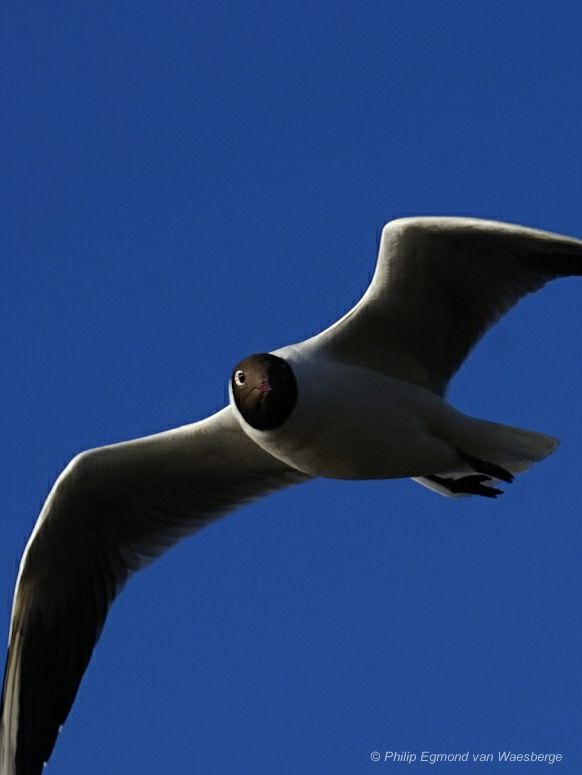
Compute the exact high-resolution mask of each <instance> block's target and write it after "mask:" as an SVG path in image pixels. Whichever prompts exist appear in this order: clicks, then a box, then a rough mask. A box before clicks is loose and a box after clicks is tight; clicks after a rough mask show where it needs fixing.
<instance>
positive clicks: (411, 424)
mask: <svg viewBox="0 0 582 775" xmlns="http://www.w3.org/2000/svg"><path fill="white" fill-rule="evenodd" d="M273 354H274V355H277V356H279V357H281V358H284V359H285V360H286V361H287V363H289V364H290V365H291V367H292V369H293V373H294V374H295V377H296V379H297V384H298V400H297V405H296V407H295V409H294V411H293V413H292V415H291V417H290V418H289V419H288V420H287V421H286V422H285V423H284V424H283V425H282V426H281V427H280V428H276V429H274V430H269V431H261V430H256V429H255V428H253V427H251V426H250V425H249V424H248V423H247V422H246V421H245V420H244V418H243V417H242V415H241V414H240V412H239V411H238V409H237V408H236V405H235V403H234V401H233V397H232V387H231V388H230V389H229V399H230V403H231V407H232V409H233V412H234V414H235V416H236V418H237V420H238V422H239V423H240V426H241V428H242V429H243V431H244V432H245V433H246V434H247V436H248V437H249V438H250V439H252V441H254V442H255V444H257V445H258V446H259V447H261V448H262V449H264V450H265V451H266V452H268V453H269V454H270V455H272V456H273V457H275V458H277V459H278V460H281V461H282V462H284V463H286V464H287V465H288V466H291V467H292V468H295V469H297V470H299V471H302V472H303V473H305V474H308V475H309V476H323V477H327V478H330V479H395V478H399V477H411V478H416V479H418V480H419V481H420V483H421V484H424V485H427V482H426V481H425V480H424V479H423V476H424V475H425V474H426V473H427V472H429V471H430V472H432V473H434V474H437V475H447V476H454V477H458V476H461V475H463V474H466V473H468V472H470V471H471V470H472V469H471V467H470V466H468V465H467V464H466V463H465V462H463V461H462V460H461V459H460V458H459V449H462V450H465V451H468V452H469V453H470V454H471V455H473V456H476V457H482V458H484V459H487V460H496V461H498V462H499V463H500V464H502V465H504V466H505V467H507V469H508V470H509V471H511V472H512V473H519V472H520V471H524V470H525V469H526V468H529V466H530V465H531V464H532V463H533V462H536V461H538V460H541V459H542V458H543V457H546V456H547V455H549V454H550V453H551V452H553V451H554V450H555V448H556V447H557V445H558V441H557V440H556V439H554V438H552V437H550V436H545V435H544V434H540V433H535V432H532V431H525V430H522V429H518V428H512V427H509V426H506V425H500V424H498V423H492V422H488V421H486V420H478V419H475V418H473V417H469V416H467V415H465V414H462V413H461V412H459V411H457V410H456V409H454V408H453V407H452V406H451V405H450V404H449V403H447V401H445V400H444V399H442V398H441V397H440V396H438V395H436V394H435V393H433V392H431V391H430V390H427V389H426V388H423V387H420V386H419V385H415V384H412V383H410V382H405V381H404V380H401V379H398V378H396V377H391V376H388V375H387V374H384V373H382V372H379V371H376V370H374V369H368V368H365V367H362V366H353V365H351V364H349V363H340V362H338V361H335V360H331V359H330V358H329V357H326V355H325V352H320V351H319V347H318V343H317V338H315V339H314V340H308V341H307V342H303V343H301V344H298V345H291V346H289V347H283V348H281V349H280V350H276V351H275V352H274V353H273ZM429 486H431V488H432V489H438V488H434V487H433V486H432V485H429Z"/></svg>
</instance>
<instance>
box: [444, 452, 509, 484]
mask: <svg viewBox="0 0 582 775" xmlns="http://www.w3.org/2000/svg"><path fill="white" fill-rule="evenodd" d="M457 453H458V455H459V457H460V458H461V460H463V461H464V462H465V463H467V464H468V465H470V466H471V468H472V469H473V471H476V472H477V473H478V474H487V476H489V477H493V478H494V479H500V480H501V481H502V482H508V483H509V484H511V482H513V480H514V479H515V477H514V476H513V474H512V473H511V471H508V470H507V469H506V468H503V467H502V466H498V465H497V464H496V463H490V462H489V461H487V460H480V459H479V458H478V457H473V455H468V454H467V453H466V452H463V450H462V449H457ZM457 481H460V480H457Z"/></svg>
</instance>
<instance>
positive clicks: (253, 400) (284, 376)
mask: <svg viewBox="0 0 582 775" xmlns="http://www.w3.org/2000/svg"><path fill="white" fill-rule="evenodd" d="M231 385H232V395H233V398H234V402H235V404H236V406H237V408H238V410H239V412H240V413H241V414H242V416H243V417H244V419H245V420H246V421H247V422H248V424H249V425H250V426H251V427H252V428H256V430H259V431H268V430H273V429H274V428H279V427H280V426H281V425H283V423H284V422H285V420H287V418H288V417H289V416H290V414H291V412H292V411H293V409H294V408H295V404H296V403H297V380H296V379H295V375H294V374H293V370H292V369H291V366H289V364H288V363H287V361H284V360H283V358H278V357H277V356H276V355H271V354H270V353H257V354H256V355H250V356H249V357H248V358H245V359H244V361H241V362H240V363H239V364H238V365H237V366H236V367H235V369H234V371H233V372H232V378H231Z"/></svg>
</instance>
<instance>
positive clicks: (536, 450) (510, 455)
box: [414, 418, 560, 497]
mask: <svg viewBox="0 0 582 775" xmlns="http://www.w3.org/2000/svg"><path fill="white" fill-rule="evenodd" d="M467 419H468V418H467ZM559 444H560V442H559V440H558V439H556V438H553V437H552V436H546V434H544V433H537V432H536V431H527V430H523V429H522V428H514V427H512V426H510V425H501V424H500V423H494V422H489V421H487V420H475V419H471V421H470V422H468V423H464V424H463V430H462V433H461V437H460V438H459V439H458V440H456V446H457V448H458V449H459V452H460V456H459V465H458V466H455V467H454V468H452V469H450V470H447V471H436V472H435V474H436V476H435V477H434V478H431V477H417V478H415V480H414V481H416V482H418V483H419V484H422V485H423V486H424V487H428V488H429V489H431V490H434V491H435V492H438V493H440V494H441V495H446V496H448V497H461V496H466V495H471V494H484V493H483V492H476V493H470V492H463V491H462V490H463V487H462V486H461V487H457V486H456V485H455V482H457V480H460V479H462V477H467V476H472V475H474V474H475V473H481V474H487V473H490V472H488V471H487V470H483V471H479V465H478V461H486V462H487V463H490V464H493V465H492V466H491V468H493V469H494V468H495V467H496V466H499V467H501V469H505V471H508V472H509V473H511V474H521V473H522V472H523V471H527V469H528V468H530V467H531V466H532V465H533V464H534V463H538V462H539V461H540V460H543V459H544V458H546V457H548V455H551V454H552V452H555V451H556V449H557V448H558V445H559ZM468 459H474V460H475V461H477V462H473V463H472V464H471V463H470V462H468ZM484 468H486V467H484ZM451 480H452V484H451ZM500 481H502V480H501V479H500V478H499V477H496V476H495V475H494V473H493V474H492V475H489V476H488V478H487V480H486V481H484V482H483V484H484V485H485V486H490V485H495V484H497V483H499V482H500ZM447 485H449V486H447Z"/></svg>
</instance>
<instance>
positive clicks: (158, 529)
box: [0, 407, 309, 775]
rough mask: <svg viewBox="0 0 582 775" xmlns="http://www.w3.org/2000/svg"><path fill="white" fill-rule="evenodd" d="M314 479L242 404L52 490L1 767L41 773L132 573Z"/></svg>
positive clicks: (7, 773) (29, 573)
mask: <svg viewBox="0 0 582 775" xmlns="http://www.w3.org/2000/svg"><path fill="white" fill-rule="evenodd" d="M307 478H309V477H307V476H306V475H305V474H302V473H300V472H298V471H295V470H294V469H292V468H289V467H288V466H287V465H285V464H284V463H282V462H280V461H278V460H276V459H275V458H273V457H271V456H270V455H269V454H268V453H266V452H264V451H263V450H262V449H260V448H259V447H258V446H256V445H255V444H254V443H253V442H252V441H251V440H250V439H249V438H247V436H246V435H245V434H244V432H243V431H242V430H241V429H240V427H239V425H238V422H237V421H236V419H235V417H234V415H233V413H232V411H231V409H230V407H227V408H225V409H223V410H222V411H220V412H218V413H217V414H215V415H213V416H212V417H209V418H208V419H206V420H203V421H201V422H198V423H195V424H193V425H188V426H185V427H183V428H177V429H175V430H172V431H167V432H166V433H160V434H157V435H155V436H149V437H146V438H143V439H138V440H136V441H130V442H125V443H122V444H115V445H113V446H109V447H102V448H99V449H95V450H91V451H89V452H85V453H83V454H81V455H79V456H78V457H76V458H75V459H74V460H73V461H72V463H70V465H69V466H68V467H67V468H66V469H65V471H64V472H63V473H62V474H61V476H60V477H59V479H58V480H57V482H56V483H55V485H54V487H53V489H52V491H51V493H50V495H49V496H48V498H47V500H46V503H45V505H44V507H43V509H42V512H41V514H40V516H39V518H38V521H37V523H36V526H35V528H34V530H33V533H32V535H31V537H30V540H29V542H28V544H27V546H26V549H25V551H24V554H23V557H22V561H21V564H20V571H19V574H18V580H17V582H16V589H15V593H14V603H13V608H12V617H11V622H10V637H9V647H8V658H7V662H6V670H5V675H4V687H3V694H2V711H1V721H0V773H1V775H38V773H40V772H41V770H42V767H43V763H44V762H46V760H47V759H48V757H49V755H50V753H51V751H52V749H53V746H54V744H55V740H56V736H57V734H58V730H59V727H60V726H61V725H62V724H63V722H64V721H65V719H66V717H67V715H68V713H69V710H70V708H71V705H72V703H73V700H74V698H75V695H76V693H77V689H78V687H79V683H80V681H81V678H82V676H83V673H84V671H85V669H86V667H87V664H88V662H89V659H90V657H91V653H92V651H93V648H94V646H95V643H96V642H97V639H98V637H99V634H100V632H101V629H102V627H103V623H104V621H105V617H106V616H107V612H108V609H109V607H110V605H111V603H112V601H113V599H114V598H115V596H116V595H117V593H118V592H119V591H120V589H121V587H122V586H123V584H124V583H125V581H126V580H127V578H128V577H129V576H130V575H131V573H133V572H134V571H136V570H138V569H139V568H141V567H143V566H144V565H145V564H147V563H148V562H149V561H151V560H153V559H155V558H156V557H158V556H159V555H160V554H162V552H163V551H164V550H165V549H167V548H168V547H170V546H171V545H172V544H174V543H175V542H176V541H178V540H179V539H180V538H182V537H183V536H186V535H188V534H190V533H192V532H194V531H196V530H198V529H200V528H202V527H204V526H205V525H206V524H208V523H209V522H210V521H212V520H214V519H216V518H218V517H220V516H222V515H223V514H225V513H226V512H228V511H231V510H233V509H234V508H236V507H237V506H240V505H242V504H244V503H247V502H249V501H251V500H254V499H255V498H258V497H259V496H261V495H266V494H268V493H270V492H272V491H273V490H277V489H280V488H282V487H285V486H287V485H290V484H294V483H298V482H301V481H304V480H306V479H307Z"/></svg>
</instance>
